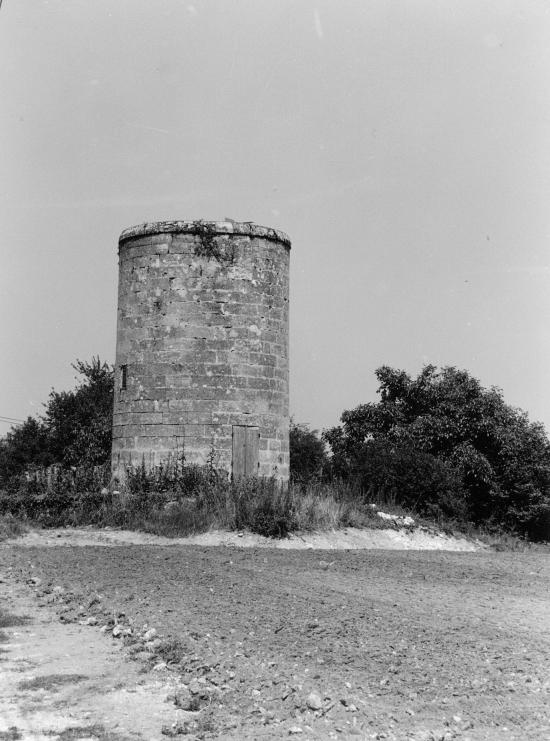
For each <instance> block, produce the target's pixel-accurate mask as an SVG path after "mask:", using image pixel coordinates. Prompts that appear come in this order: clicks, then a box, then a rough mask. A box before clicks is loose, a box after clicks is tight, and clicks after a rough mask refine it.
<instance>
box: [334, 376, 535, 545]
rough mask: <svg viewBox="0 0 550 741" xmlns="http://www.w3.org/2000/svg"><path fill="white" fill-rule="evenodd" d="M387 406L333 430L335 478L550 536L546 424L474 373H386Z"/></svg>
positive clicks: (348, 414) (487, 523) (357, 412)
mask: <svg viewBox="0 0 550 741" xmlns="http://www.w3.org/2000/svg"><path fill="white" fill-rule="evenodd" d="M376 375H377V377H378V380H379V381H380V387H379V393H380V401H379V402H377V403H369V404H362V405H360V406H358V407H356V408H355V409H352V410H349V411H345V412H344V413H343V414H342V417H341V422H342V424H341V425H340V426H338V427H334V428H332V429H329V430H326V431H325V432H324V434H323V438H324V440H325V441H326V442H327V443H328V444H329V445H330V448H331V451H332V458H331V462H330V468H331V472H332V475H333V476H338V477H342V478H344V479H346V480H348V481H351V480H358V481H359V483H360V485H361V487H362V488H363V490H364V491H366V492H369V493H370V494H369V495H371V496H373V495H374V496H377V497H382V498H384V497H391V498H392V500H393V501H395V502H396V503H397V504H402V505H403V506H407V507H408V506H411V504H412V505H414V506H416V507H417V508H419V510H420V511H422V512H425V513H427V514H435V515H436V516H437V514H438V513H442V514H443V515H446V516H452V517H454V518H456V519H457V520H460V521H462V522H464V523H466V522H471V523H473V524H474V525H476V526H484V527H488V528H491V529H499V528H500V529H506V530H508V531H511V532H516V533H518V534H520V535H529V536H530V537H537V538H540V537H547V535H544V533H547V519H546V518H547V515H546V512H547V508H548V507H549V506H550V442H549V441H548V438H547V436H546V433H545V431H544V428H543V427H542V425H540V424H537V423H531V422H529V420H528V418H527V415H526V414H525V413H524V412H522V411H521V410H518V409H514V408H513V407H511V406H509V405H507V404H506V403H505V402H504V400H503V398H502V393H501V391H500V390H499V389H496V388H490V389H485V388H483V387H482V386H481V384H480V383H479V381H478V380H477V379H475V378H472V377H471V376H470V375H469V374H468V373H467V372H466V371H462V370H457V369H456V368H443V369H442V370H440V371H438V370H437V369H436V368H435V367H434V366H432V365H428V366H426V367H425V368H424V369H423V370H422V372H421V373H420V374H419V375H418V377H417V378H411V377H410V376H409V375H408V374H407V373H405V372H404V371H401V370H395V369H393V368H389V367H387V366H383V367H382V368H379V369H378V370H377V371H376Z"/></svg>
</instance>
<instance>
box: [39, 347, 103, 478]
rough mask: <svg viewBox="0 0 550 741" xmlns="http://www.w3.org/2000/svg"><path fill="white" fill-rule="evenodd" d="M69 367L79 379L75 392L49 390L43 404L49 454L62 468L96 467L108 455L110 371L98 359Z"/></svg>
mask: <svg viewBox="0 0 550 741" xmlns="http://www.w3.org/2000/svg"><path fill="white" fill-rule="evenodd" d="M72 367H73V368H74V369H75V370H76V371H77V372H78V373H79V374H80V375H81V376H82V380H81V381H80V383H79V384H78V385H77V387H76V389H74V390H73V391H61V392H58V391H54V390H52V391H51V392H50V396H49V399H48V402H47V403H46V405H45V406H46V411H45V414H44V424H45V425H46V428H47V430H48V442H49V448H50V452H51V455H52V456H53V458H54V460H55V461H56V462H59V463H62V464H64V465H66V466H78V465H99V464H102V463H104V462H106V461H107V460H108V459H109V456H110V453H111V434H112V415H113V369H112V368H111V367H110V366H109V365H108V364H107V363H102V362H101V361H100V359H99V357H95V358H92V360H91V362H83V361H81V360H77V361H76V363H74V364H73V366H72Z"/></svg>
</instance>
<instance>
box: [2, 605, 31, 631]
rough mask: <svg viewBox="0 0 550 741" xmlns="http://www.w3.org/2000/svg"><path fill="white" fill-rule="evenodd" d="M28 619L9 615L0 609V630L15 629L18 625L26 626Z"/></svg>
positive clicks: (24, 616) (23, 616) (25, 616)
mask: <svg viewBox="0 0 550 741" xmlns="http://www.w3.org/2000/svg"><path fill="white" fill-rule="evenodd" d="M29 620H30V618H29V617H28V616H27V615H11V614H10V613H9V612H5V611H4V610H2V609H0V628H15V627H17V626H19V625H26V624H27V623H28V622H29Z"/></svg>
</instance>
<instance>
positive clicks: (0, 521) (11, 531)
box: [0, 512, 28, 543]
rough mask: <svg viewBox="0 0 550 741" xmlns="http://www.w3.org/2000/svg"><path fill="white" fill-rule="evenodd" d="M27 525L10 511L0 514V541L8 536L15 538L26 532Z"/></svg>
mask: <svg viewBox="0 0 550 741" xmlns="http://www.w3.org/2000/svg"><path fill="white" fill-rule="evenodd" d="M27 530H28V528H27V526H26V525H25V524H24V523H23V522H21V520H20V519H18V518H17V517H14V515H12V514H11V512H7V513H6V514H5V515H0V543H1V542H2V541H3V540H8V538H17V537H18V536H19V535H24V534H25V533H26V532H27Z"/></svg>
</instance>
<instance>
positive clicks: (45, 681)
mask: <svg viewBox="0 0 550 741" xmlns="http://www.w3.org/2000/svg"><path fill="white" fill-rule="evenodd" d="M83 679H88V677H86V676H85V675H84V674H45V675H44V676H42V677H35V678H34V679H28V680H26V681H25V682H21V683H20V684H19V689H20V690H47V691H50V692H52V691H55V690H56V688H57V687H59V686H61V685H63V684H72V683H75V682H81V681H82V680H83Z"/></svg>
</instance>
